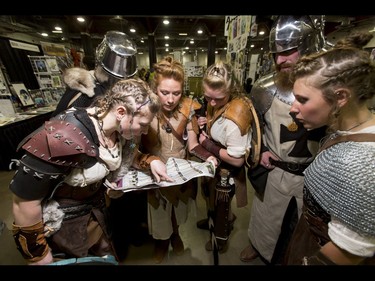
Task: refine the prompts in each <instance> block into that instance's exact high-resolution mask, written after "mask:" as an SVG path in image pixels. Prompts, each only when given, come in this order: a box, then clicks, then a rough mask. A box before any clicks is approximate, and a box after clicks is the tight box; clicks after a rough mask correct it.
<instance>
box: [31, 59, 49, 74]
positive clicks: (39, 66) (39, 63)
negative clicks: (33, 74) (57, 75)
mask: <svg viewBox="0 0 375 281" xmlns="http://www.w3.org/2000/svg"><path fill="white" fill-rule="evenodd" d="M34 63H35V67H36V70H37V71H38V72H48V68H47V65H46V61H45V60H44V59H39V60H34Z"/></svg>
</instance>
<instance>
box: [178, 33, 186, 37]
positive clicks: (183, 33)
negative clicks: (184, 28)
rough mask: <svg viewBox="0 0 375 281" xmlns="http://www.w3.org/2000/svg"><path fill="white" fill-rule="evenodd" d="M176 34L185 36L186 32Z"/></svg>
mask: <svg viewBox="0 0 375 281" xmlns="http://www.w3.org/2000/svg"><path fill="white" fill-rule="evenodd" d="M178 35H180V36H187V35H188V34H187V33H179V34H178Z"/></svg>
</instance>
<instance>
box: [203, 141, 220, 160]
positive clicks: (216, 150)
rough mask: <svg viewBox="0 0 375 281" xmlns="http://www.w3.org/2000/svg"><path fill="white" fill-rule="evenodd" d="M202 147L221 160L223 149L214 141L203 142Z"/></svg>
mask: <svg viewBox="0 0 375 281" xmlns="http://www.w3.org/2000/svg"><path fill="white" fill-rule="evenodd" d="M202 146H203V147H204V148H205V149H207V150H208V151H209V152H211V153H212V154H213V155H214V156H215V157H216V158H219V159H221V158H220V149H221V147H220V146H218V145H217V144H215V143H214V142H213V141H212V140H210V139H205V140H204V141H203V142H202Z"/></svg>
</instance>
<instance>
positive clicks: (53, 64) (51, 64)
mask: <svg viewBox="0 0 375 281" xmlns="http://www.w3.org/2000/svg"><path fill="white" fill-rule="evenodd" d="M46 63H47V65H48V68H49V70H50V71H51V72H60V69H59V65H58V64H57V60H56V59H55V58H47V59H46Z"/></svg>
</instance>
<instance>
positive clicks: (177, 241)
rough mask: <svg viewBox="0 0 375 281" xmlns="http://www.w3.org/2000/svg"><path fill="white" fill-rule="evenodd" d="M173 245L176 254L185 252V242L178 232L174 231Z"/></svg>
mask: <svg viewBox="0 0 375 281" xmlns="http://www.w3.org/2000/svg"><path fill="white" fill-rule="evenodd" d="M171 245H172V248H173V252H174V253H175V254H176V255H178V256H179V255H182V254H183V252H184V243H183V242H182V240H181V237H180V235H179V234H178V233H173V234H172V236H171Z"/></svg>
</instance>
